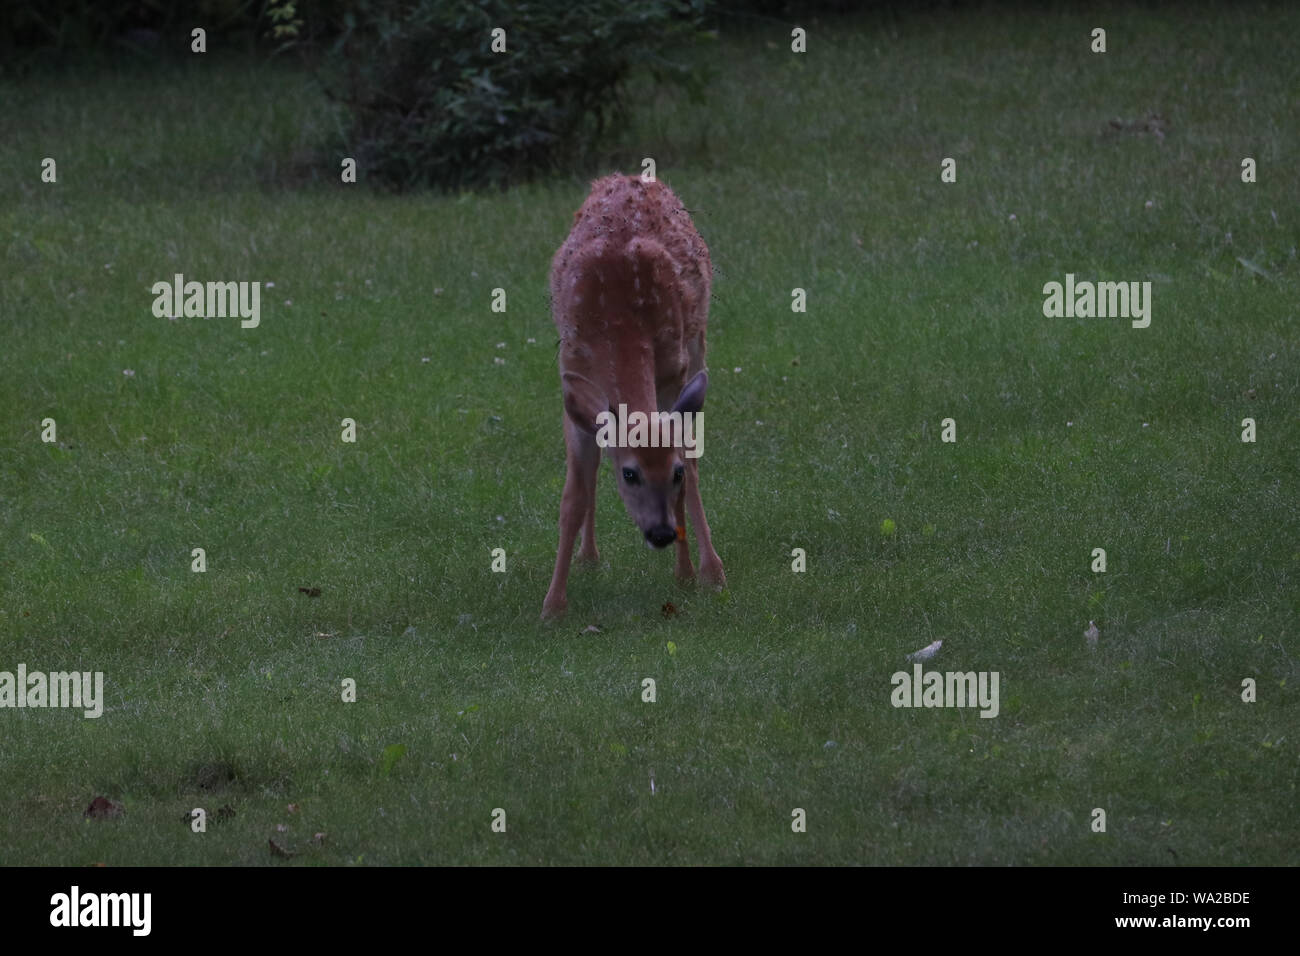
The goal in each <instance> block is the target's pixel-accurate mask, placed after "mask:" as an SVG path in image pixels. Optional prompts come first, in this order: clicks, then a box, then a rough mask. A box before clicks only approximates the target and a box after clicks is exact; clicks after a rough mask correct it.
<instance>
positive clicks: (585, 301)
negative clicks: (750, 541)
mask: <svg viewBox="0 0 1300 956" xmlns="http://www.w3.org/2000/svg"><path fill="white" fill-rule="evenodd" d="M712 271H713V269H712V264H711V263H710V260H709V250H708V247H707V246H706V245H705V244H704V240H703V239H701V238H700V236H699V233H697V232H696V231H695V227H694V225H693V224H692V223H691V217H690V214H689V213H688V212H687V211H686V209H685V207H684V206H683V205H682V203H681V201H680V200H679V199H678V198H677V196H676V195H674V194H673V191H672V190H671V189H669V188H668V187H667V186H666V185H664V184H663V183H660V182H649V183H647V182H644V181H642V180H641V179H640V178H639V177H636V176H623V175H613V176H607V177H605V178H604V179H600V180H597V181H596V182H595V183H593V184H592V188H591V193H590V195H588V197H587V200H586V201H585V202H584V203H583V204H582V208H581V209H579V210H578V211H577V213H576V214H575V215H574V220H573V229H572V230H571V232H570V233H569V237H568V238H567V239H566V240H565V242H564V244H563V245H562V246H560V248H559V251H557V252H556V254H555V258H554V260H553V262H552V264H551V308H552V312H553V314H554V318H555V327H556V329H557V330H558V332H559V334H560V353H559V361H560V372H561V377H562V382H563V383H564V385H565V407H566V409H567V414H566V416H565V429H564V431H565V444H566V447H567V450H568V475H567V478H566V481H565V489H564V496H563V499H562V501H561V516H560V553H559V554H558V555H557V558H556V568H555V575H554V576H553V578H552V581H551V588H550V590H549V591H548V593H547V596H546V603H545V605H544V606H543V613H544V614H545V615H547V616H558V615H559V614H562V613H563V611H564V607H565V605H566V604H567V599H566V596H565V588H566V583H567V578H568V566H569V559H570V555H571V553H572V547H573V543H574V539H575V537H576V533H577V530H578V523H579V521H580V523H581V530H582V546H581V549H580V552H579V554H580V556H581V557H584V558H587V559H589V560H595V559H596V558H597V557H598V555H597V552H596V545H595V529H594V521H595V475H596V470H597V468H598V466H599V461H600V455H599V450H598V449H597V448H596V444H595V440H594V438H593V437H592V434H591V433H590V431H589V429H587V428H584V427H582V426H581V425H580V424H578V423H579V422H585V421H587V419H588V418H589V416H590V413H591V411H592V410H593V407H592V401H593V399H592V396H598V397H603V398H604V399H606V400H607V401H608V404H609V406H610V407H611V408H617V407H618V406H619V405H620V404H626V405H627V407H628V409H629V411H632V410H640V411H646V412H652V411H657V410H667V409H669V408H670V407H671V406H672V405H673V401H674V399H676V398H678V396H679V393H681V392H682V389H683V386H685V385H686V384H687V382H689V381H690V380H691V379H692V378H693V377H694V376H695V375H696V374H697V373H699V372H702V371H703V370H704V367H705V365H704V360H705V342H704V336H705V327H706V326H707V324H708V309H709V286H710V279H711V276H712ZM567 373H572V375H573V376H580V377H581V379H583V380H585V381H583V382H579V383H578V385H579V386H580V387H579V388H578V389H576V390H575V389H573V388H571V387H570V386H571V385H572V384H574V379H573V378H572V376H569V377H566V374H567ZM705 384H706V385H707V376H706V377H705ZM588 385H590V386H592V387H591V388H588V387H587V386H588ZM584 399H586V400H587V401H585V403H584ZM606 453H607V454H609V455H610V457H611V458H613V459H614V464H615V469H616V473H615V480H616V481H618V482H619V490H620V494H621V495H623V498H624V501H625V503H626V504H627V506H628V510H629V513H631V514H632V517H633V519H634V520H635V521H636V522H637V523H638V526H640V527H641V528H642V530H643V531H644V530H646V529H647V525H648V524H649V523H651V522H660V521H662V520H663V519H664V518H665V517H666V518H667V519H668V520H670V521H671V520H672V519H673V515H671V514H668V513H667V512H666V511H664V508H666V507H671V506H675V507H673V508H672V510H674V511H675V517H676V527H677V528H682V527H683V526H684V525H685V517H684V514H683V504H684V505H685V509H686V510H689V511H690V515H691V523H692V525H693V526H694V530H695V535H696V541H697V544H698V547H699V551H700V572H701V575H702V577H703V578H704V580H705V582H706V583H708V584H712V585H714V586H716V587H721V586H722V585H723V584H724V583H725V580H726V579H725V576H724V574H723V570H722V562H721V561H720V560H719V559H718V556H717V553H716V552H715V551H714V550H713V545H712V542H711V540H710V536H709V530H708V522H707V520H706V519H705V517H704V508H703V505H702V504H701V503H700V500H699V486H698V480H697V477H698V473H697V469H696V467H695V466H696V463H697V462H696V459H683V456H682V455H681V450H680V449H676V448H639V449H632V450H613V451H612V452H611V451H610V450H608V449H607V450H606ZM625 463H630V464H632V465H634V466H635V467H636V468H637V469H638V471H640V472H642V473H643V474H644V477H645V482H644V484H643V486H642V487H641V489H640V491H639V492H637V493H635V494H634V493H633V492H634V491H636V490H635V489H631V490H629V489H625V488H624V486H623V483H622V481H621V480H620V477H619V470H620V467H621V465H622V464H625ZM678 464H682V465H684V468H685V480H684V482H683V483H682V485H681V486H679V487H674V486H673V485H672V474H673V471H674V469H675V467H676V466H677V465H678ZM652 488H653V489H662V491H663V493H662V494H660V495H659V496H658V498H655V500H653V501H651V500H650V498H651V494H650V489H652ZM652 511H653V512H654V514H652V513H651V512H652ZM678 537H679V540H678V542H677V574H678V577H680V578H689V577H691V576H692V575H693V574H694V570H693V569H692V568H691V564H690V553H689V550H688V547H687V545H686V542H685V540H684V538H683V537H682V536H681V535H680V534H679V536H678Z"/></svg>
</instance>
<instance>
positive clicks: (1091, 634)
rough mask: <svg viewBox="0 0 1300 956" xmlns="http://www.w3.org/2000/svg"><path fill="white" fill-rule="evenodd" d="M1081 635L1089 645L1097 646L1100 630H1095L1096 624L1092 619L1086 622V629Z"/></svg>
mask: <svg viewBox="0 0 1300 956" xmlns="http://www.w3.org/2000/svg"><path fill="white" fill-rule="evenodd" d="M1083 636H1084V637H1086V638H1087V639H1088V646H1089V647H1096V646H1097V638H1099V637H1101V631H1099V630H1097V625H1096V624H1095V623H1093V622H1092V621H1089V622H1088V629H1087V630H1086V631H1084V632H1083Z"/></svg>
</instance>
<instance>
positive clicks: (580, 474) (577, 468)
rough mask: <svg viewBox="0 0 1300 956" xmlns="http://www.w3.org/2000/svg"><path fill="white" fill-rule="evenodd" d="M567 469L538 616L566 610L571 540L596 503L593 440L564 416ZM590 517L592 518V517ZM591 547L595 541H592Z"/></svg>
mask: <svg viewBox="0 0 1300 956" xmlns="http://www.w3.org/2000/svg"><path fill="white" fill-rule="evenodd" d="M564 443H565V447H566V449H567V452H566V456H565V457H566V462H567V470H566V473H565V477H564V494H562V495H561V496H560V548H559V551H558V552H557V553H556V555H555V572H554V573H553V574H552V575H551V586H550V588H549V589H548V590H547V592H546V600H545V601H543V602H542V617H543V618H545V619H548V620H554V619H556V618H559V617H563V616H564V612H565V611H566V610H568V607H569V598H568V585H569V565H570V564H571V563H572V560H573V542H574V541H575V540H576V539H577V537H578V531H579V529H580V528H581V527H582V525H583V523H584V522H586V521H588V520H589V519H591V518H592V512H593V511H594V509H595V506H596V468H597V466H598V465H599V464H600V455H599V450H598V449H597V448H596V442H595V440H594V439H593V438H592V437H591V436H589V435H585V434H583V433H581V432H579V431H578V430H577V429H576V428H574V427H573V424H572V423H571V422H569V421H568V420H567V419H566V421H565V423H564ZM592 520H594V519H592ZM592 544H593V547H594V545H595V541H594V540H593V541H592Z"/></svg>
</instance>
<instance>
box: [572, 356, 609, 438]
mask: <svg viewBox="0 0 1300 956" xmlns="http://www.w3.org/2000/svg"><path fill="white" fill-rule="evenodd" d="M560 381H561V383H562V384H563V387H564V410H565V412H567V413H568V416H569V418H571V419H572V420H573V424H575V425H577V426H578V427H579V428H581V429H582V430H583V431H585V432H591V433H592V434H593V435H594V434H595V433H596V428H597V425H596V416H597V415H599V414H600V413H601V412H608V411H609V399H607V398H606V397H605V393H604V392H602V391H601V390H600V389H599V388H598V387H597V386H596V383H595V382H592V381H591V380H590V379H586V378H583V377H582V376H581V375H579V374H578V373H577V372H565V373H564V374H563V375H561V376H560Z"/></svg>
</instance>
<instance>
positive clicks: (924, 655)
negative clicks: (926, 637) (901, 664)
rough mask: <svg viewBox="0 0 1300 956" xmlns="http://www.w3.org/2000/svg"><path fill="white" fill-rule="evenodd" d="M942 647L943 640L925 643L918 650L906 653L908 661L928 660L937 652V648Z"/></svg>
mask: <svg viewBox="0 0 1300 956" xmlns="http://www.w3.org/2000/svg"><path fill="white" fill-rule="evenodd" d="M941 647H943V641H935V642H934V643H933V644H927V645H926V646H925V647H923V648H921V649H920V650H919V651H913V652H912V653H911V654H908V655H907V659H908V660H909V661H928V660H929V659H930V658H932V657H934V655H935V654H938V653H939V648H941Z"/></svg>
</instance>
